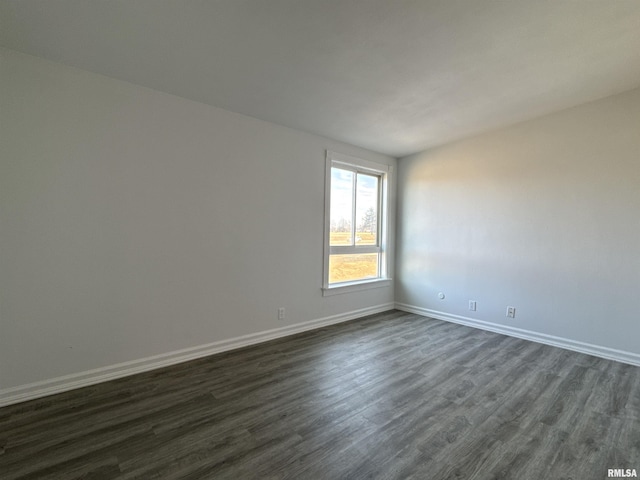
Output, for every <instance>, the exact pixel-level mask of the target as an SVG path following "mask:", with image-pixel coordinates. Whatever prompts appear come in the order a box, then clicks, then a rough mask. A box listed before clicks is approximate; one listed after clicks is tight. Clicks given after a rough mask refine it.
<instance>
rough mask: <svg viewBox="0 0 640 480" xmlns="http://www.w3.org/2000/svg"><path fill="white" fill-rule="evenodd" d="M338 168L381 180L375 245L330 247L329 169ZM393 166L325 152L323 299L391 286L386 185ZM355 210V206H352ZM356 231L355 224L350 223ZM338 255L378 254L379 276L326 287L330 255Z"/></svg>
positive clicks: (387, 192) (328, 151)
mask: <svg viewBox="0 0 640 480" xmlns="http://www.w3.org/2000/svg"><path fill="white" fill-rule="evenodd" d="M332 167H337V168H342V169H344V170H350V171H352V172H355V173H364V174H373V175H376V176H378V177H380V186H379V199H378V201H379V209H378V212H379V221H378V225H377V227H378V245H353V246H345V245H334V246H331V245H330V233H331V168H332ZM392 173H393V167H392V166H390V165H384V164H381V163H376V162H371V161H368V160H362V159H360V158H356V157H352V156H350V155H344V154H341V153H337V152H332V151H331V150H327V156H326V163H325V202H324V269H323V275H324V278H323V284H322V285H323V286H322V292H323V293H322V294H323V296H328V295H336V294H341V293H348V292H354V291H360V290H367V289H370V288H379V287H386V286H389V285H391V278H390V277H389V256H390V255H389V254H388V245H389V241H388V232H389V185H390V184H391V183H390V182H391V175H392ZM353 208H354V210H355V203H354V207H353ZM353 225H354V228H355V222H354V223H353ZM341 253H347V254H348V253H378V254H379V262H378V269H379V272H378V277H376V278H368V279H363V280H355V281H351V282H341V283H333V284H329V257H330V255H331V254H341Z"/></svg>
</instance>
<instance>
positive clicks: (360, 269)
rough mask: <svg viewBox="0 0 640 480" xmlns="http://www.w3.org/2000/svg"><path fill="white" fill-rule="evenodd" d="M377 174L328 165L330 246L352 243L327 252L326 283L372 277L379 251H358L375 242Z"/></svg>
mask: <svg viewBox="0 0 640 480" xmlns="http://www.w3.org/2000/svg"><path fill="white" fill-rule="evenodd" d="M379 188H380V178H379V177H378V176H376V175H368V174H365V173H359V172H354V171H351V170H345V169H341V168H336V167H333V168H332V169H331V210H330V239H329V243H330V245H331V246H332V247H334V246H345V247H356V248H354V249H352V250H351V251H349V252H347V253H344V252H341V253H333V252H332V253H331V255H330V256H329V283H330V284H331V283H340V282H349V281H356V280H363V279H368V278H376V277H378V275H379V253H371V252H367V253H358V252H357V250H358V249H357V247H359V246H377V245H378V210H379Z"/></svg>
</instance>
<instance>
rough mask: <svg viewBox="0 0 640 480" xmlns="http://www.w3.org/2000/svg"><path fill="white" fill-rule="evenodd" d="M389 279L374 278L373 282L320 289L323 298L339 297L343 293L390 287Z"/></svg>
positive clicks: (351, 283) (366, 281)
mask: <svg viewBox="0 0 640 480" xmlns="http://www.w3.org/2000/svg"><path fill="white" fill-rule="evenodd" d="M392 281H393V279H391V278H376V279H374V280H365V281H362V282H350V283H341V284H338V285H334V286H332V287H324V288H323V289H322V296H323V297H330V296H331V295H341V294H343V293H351V292H359V291H362V290H370V289H372V288H382V287H388V286H390V285H391V283H392Z"/></svg>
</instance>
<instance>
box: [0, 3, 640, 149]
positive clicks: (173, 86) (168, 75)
mask: <svg viewBox="0 0 640 480" xmlns="http://www.w3.org/2000/svg"><path fill="white" fill-rule="evenodd" d="M0 44H1V45H4V46H5V47H8V48H11V49H14V50H18V51H22V52H25V53H29V54H32V55H37V56H40V57H44V58H47V59H51V60H54V61H58V62H62V63H65V64H68V65H72V66H75V67H78V68H82V69H85V70H89V71H92V72H97V73H101V74H104V75H107V76H110V77H114V78H118V79H122V80H126V81H129V82H132V83H136V84H139V85H144V86H147V87H151V88H154V89H157V90H161V91H164V92H169V93H172V94H175V95H179V96H181V97H185V98H189V99H192V100H197V101H200V102H204V103H208V104H211V105H215V106H218V107H221V108H224V109H227V110H231V111H235V112H239V113H243V114H246V115H250V116H253V117H256V118H260V119H263V120H268V121H271V122H275V123H278V124H281V125H285V126H288V127H293V128H297V129H300V130H305V131H308V132H312V133H316V134H320V135H324V136H327V137H331V138H334V139H338V140H342V141H346V142H349V143H352V144H354V145H359V146H362V147H366V148H369V149H372V150H375V151H378V152H382V153H387V154H390V155H393V156H396V157H400V156H403V155H406V154H409V153H413V152H415V151H418V150H423V149H425V148H428V147H432V146H435V145H439V144H442V143H445V142H448V141H451V140H454V139H457V138H461V137H464V136H468V135H472V134H475V133H479V132H481V131H485V130H488V129H491V128H496V127H500V126H505V125H508V124H511V123H514V122H517V121H521V120H525V119H528V118H533V117H536V116H539V115H542V114H545V113H549V112H552V111H556V110H560V109H563V108H567V107H570V106H573V105H577V104H580V103H584V102H587V101H590V100H595V99H597V98H601V97H604V96H607V95H611V94H614V93H618V92H622V91H625V90H629V89H631V88H634V87H637V86H640V1H638V0H615V1H614V0H596V1H587V0H584V1H576V0H555V1H549V0H539V1H538V0H535V1H534V0H505V1H499V0H464V1H460V0H442V1H431V0H424V1H407V0H219V1H213V0H211V1H193V0H186V1H177V0H175V1H164V0H111V1H102V0H55V1H52V0H38V1H36V0H15V1H8V0H0Z"/></svg>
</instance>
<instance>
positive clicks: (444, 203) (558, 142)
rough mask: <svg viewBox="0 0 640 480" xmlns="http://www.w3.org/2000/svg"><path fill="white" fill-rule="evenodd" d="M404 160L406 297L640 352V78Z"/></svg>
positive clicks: (401, 254)
mask: <svg viewBox="0 0 640 480" xmlns="http://www.w3.org/2000/svg"><path fill="white" fill-rule="evenodd" d="M398 168H399V172H398V192H399V195H398V217H397V221H398V230H397V235H398V236H397V252H396V253H397V256H396V277H397V279H398V281H397V282H396V301H397V302H399V303H401V304H405V305H409V306H414V307H418V309H419V310H420V309H421V310H422V311H425V312H432V313H434V312H435V313H442V314H444V315H443V316H444V317H445V318H446V317H449V318H451V319H454V320H455V319H462V320H472V321H480V322H489V323H490V324H495V325H499V326H500V325H504V326H510V327H516V328H519V329H524V330H528V331H530V332H535V333H539V334H543V335H551V336H555V337H560V338H561V339H568V340H570V341H574V342H584V343H587V344H592V345H596V346H602V347H607V348H611V349H614V350H620V351H622V352H631V353H632V354H636V361H637V360H638V359H640V356H637V354H640V341H639V340H640V321H639V317H640V315H639V313H638V312H640V308H639V306H638V299H639V295H638V292H640V89H637V90H633V91H630V92H628V93H625V94H621V95H617V96H612V97H609V98H606V99H603V100H600V101H596V102H593V103H589V104H585V105H583V106H580V107H576V108H572V109H569V110H565V111H562V112H559V113H557V114H553V115H548V116H545V117H542V118H539V119H537V120H533V121H529V122H526V123H522V124H518V125H515V126H513V127H511V128H506V129H502V130H499V131H495V132H492V133H487V134H484V135H480V136H477V137H474V138H471V139H467V140H465V141H460V142H457V143H455V144H451V145H448V146H445V147H442V148H437V149H433V150H430V151H426V152H423V153H420V154H416V155H413V156H410V157H407V158H403V159H400V160H399V167H398ZM438 292H443V293H445V295H446V297H445V299H444V300H440V299H439V298H438V296H437V294H438ZM470 299H471V300H476V301H477V311H476V312H470V311H469V310H468V301H469V300H470ZM507 305H512V306H515V307H516V309H517V311H516V315H517V316H516V318H515V319H507V318H506V317H505V311H506V306H507ZM485 325H486V324H485ZM570 343H571V342H570ZM632 356H633V355H632Z"/></svg>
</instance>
